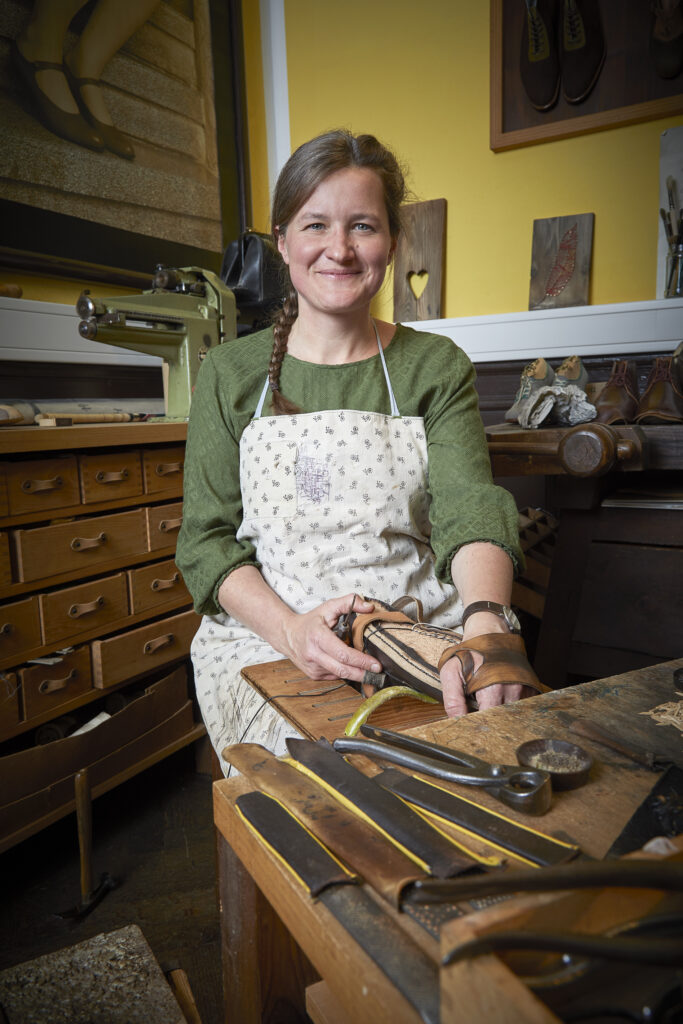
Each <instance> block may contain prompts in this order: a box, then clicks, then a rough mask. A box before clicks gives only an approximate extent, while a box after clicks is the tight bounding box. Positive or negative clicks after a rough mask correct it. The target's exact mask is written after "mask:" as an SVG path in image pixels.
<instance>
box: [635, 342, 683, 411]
mask: <svg viewBox="0 0 683 1024" xmlns="http://www.w3.org/2000/svg"><path fill="white" fill-rule="evenodd" d="M672 363H673V359H672V357H671V356H657V358H656V359H655V361H654V363H653V366H652V370H651V371H650V376H649V377H648V379H647V384H646V385H645V391H644V392H643V394H642V395H641V397H640V402H639V403H638V412H637V413H636V418H635V421H634V422H635V423H654V424H656V423H683V391H681V389H680V388H679V386H678V385H677V383H676V382H674V379H673V375H672Z"/></svg>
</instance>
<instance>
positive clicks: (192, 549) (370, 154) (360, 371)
mask: <svg viewBox="0 0 683 1024" xmlns="http://www.w3.org/2000/svg"><path fill="white" fill-rule="evenodd" d="M404 194H405V186H404V179H403V174H402V173H401V170H400V167H399V164H398V162H397V160H396V158H395V157H394V155H393V154H392V153H390V152H389V151H388V150H387V149H386V148H385V147H384V146H383V145H382V144H381V143H380V142H378V140H377V139H376V138H374V137H373V136H371V135H360V136H353V135H351V134H349V133H348V132H345V131H337V132H330V133H328V134H326V135H323V136H320V137H319V138H317V139H313V140H312V141H311V142H309V143H306V144H304V145H303V146H301V147H300V148H299V149H298V150H297V151H296V152H295V153H294V154H293V156H292V157H291V158H290V160H289V161H288V163H287V164H286V165H285V168H284V169H283V171H282V174H281V176H280V179H279V182H278V185H277V187H276V190H275V196H274V201H273V215H272V225H273V234H274V237H275V238H276V239H277V243H278V247H279V249H280V252H281V254H282V256H283V259H284V263H285V266H286V268H287V271H288V275H289V282H290V289H289V293H288V295H287V298H286V300H285V303H284V305H283V308H282V309H281V310H280V312H279V313H278V315H277V317H276V319H275V323H274V326H273V327H272V328H270V329H268V330H266V331H261V332H260V333H258V334H252V335H249V336H247V337H246V338H244V339H238V340H236V341H233V342H231V343H230V344H229V345H223V346H220V347H219V348H217V349H215V350H212V351H211V352H210V353H209V355H208V357H207V358H206V359H205V360H204V363H203V364H202V369H201V371H200V374H199V379H198V383H197V388H196V391H195V394H194V397H193V400H192V410H191V415H190V424H189V431H188V445H187V455H186V462H185V491H184V516H183V526H182V529H181V533H180V537H179V541H178V548H177V555H176V558H177V562H178V565H179V567H180V569H181V571H182V573H183V577H184V579H185V581H186V583H187V585H188V587H189V589H190V591H191V593H192V594H193V597H194V601H195V607H196V609H197V611H199V612H201V613H203V615H204V618H203V620H202V625H201V626H200V629H199V632H198V633H197V636H196V637H195V640H194V643H193V647H192V658H193V663H194V668H195V677H196V681H197V695H198V699H199V703H200V707H201V708H202V713H203V715H204V720H205V722H206V725H207V728H208V731H209V734H210V736H211V738H212V741H213V743H214V746H215V748H216V751H217V753H218V754H219V756H220V755H221V753H222V751H223V749H224V748H225V746H227V745H229V744H232V743H236V742H243V741H245V740H247V739H250V740H255V741H257V742H261V743H263V744H264V745H265V746H267V747H269V748H270V749H271V750H273V751H274V752H275V753H278V754H279V753H283V752H284V750H285V746H284V740H285V739H286V737H287V736H291V735H296V733H295V732H294V730H293V728H292V727H291V726H289V725H288V723H287V722H286V721H285V719H283V718H281V717H280V715H279V714H278V713H277V712H275V711H274V710H273V708H272V707H271V706H270V705H268V706H265V705H264V704H263V702H262V700H261V698H260V697H259V695H258V694H257V693H256V692H255V691H254V690H252V689H251V687H250V686H249V684H248V683H247V682H246V681H245V680H244V679H243V678H242V676H241V669H242V668H244V667H245V666H247V665H249V664H254V663H259V662H265V661H273V660H276V659H277V658H278V657H287V658H289V659H291V661H293V662H294V664H295V665H296V666H297V667H298V668H299V669H300V670H301V671H302V672H303V673H305V674H306V676H308V677H310V678H312V679H336V678H338V677H342V678H345V679H348V680H350V681H352V682H354V683H355V684H357V685H360V684H361V683H362V681H363V679H364V677H365V676H366V674H367V673H368V672H370V673H377V672H380V671H381V666H380V664H379V663H378V662H377V661H376V660H375V658H374V657H372V656H370V655H369V654H366V653H364V652H362V651H358V650H354V649H353V648H352V647H348V646H346V644H344V643H343V642H342V641H341V640H340V639H339V637H338V636H337V635H336V633H335V627H336V626H337V624H338V622H339V620H340V618H341V617H342V616H345V615H347V614H348V613H349V612H350V611H351V610H353V611H355V612H360V613H370V612H372V611H373V608H374V605H373V602H372V601H370V600H366V599H365V598H366V597H368V596H369V597H371V598H372V599H378V600H379V601H382V602H385V603H386V604H392V603H393V602H395V601H397V600H398V599H399V598H401V597H402V596H403V595H405V594H410V595H411V596H412V597H414V598H417V599H418V601H419V602H420V605H421V607H422V609H423V614H424V618H425V620H426V621H427V622H429V623H432V624H434V625H438V626H445V627H449V626H456V625H458V624H459V623H463V629H462V635H463V642H462V643H461V644H460V645H457V644H455V645H454V647H453V655H454V656H453V657H451V658H450V660H448V661H446V662H445V664H444V666H443V667H442V668H441V672H440V679H441V685H442V688H443V696H444V705H445V709H446V711H447V713H448V714H452V715H459V714H464V713H466V710H467V705H466V696H467V695H469V693H470V692H474V690H476V691H478V692H477V698H478V701H479V706H480V707H487V706H491V705H492V704H502V703H506V702H508V701H512V700H517V699H518V698H519V697H520V696H524V695H525V694H526V692H527V691H526V688H525V687H524V686H523V685H522V680H525V681H529V680H531V681H532V682H533V681H534V676H533V673H532V671H531V669H530V667H529V666H528V663H527V662H526V657H525V654H524V645H523V641H522V638H521V637H520V636H517V635H508V630H509V628H510V627H509V625H508V623H509V622H513V623H514V619H513V618H511V617H510V615H509V612H508V610H507V609H506V606H507V604H508V603H509V600H510V589H511V584H512V576H513V571H514V567H515V566H516V565H519V564H520V562H521V558H522V556H521V552H520V550H519V538H518V530H517V511H516V509H515V506H514V503H513V501H512V498H511V496H510V495H509V494H508V493H507V492H506V491H503V490H502V489H501V488H499V487H496V486H494V484H493V482H492V478H491V470H490V465H489V459H488V451H487V447H486V441H485V437H484V431H483V426H482V422H481V418H480V416H479V410H478V406H477V398H476V392H475V389H474V370H473V368H472V365H471V363H470V362H469V360H468V358H467V356H466V355H465V354H464V353H463V352H462V351H461V350H460V349H458V348H457V347H456V346H455V345H454V344H453V343H452V342H451V341H450V340H449V339H447V338H443V337H439V336H438V335H429V334H425V333H422V332H417V331H413V330H411V329H409V328H406V327H403V326H402V325H401V324H391V323H386V322H382V321H375V320H373V319H372V317H371V316H370V302H371V300H372V298H373V297H374V295H376V293H377V291H378V290H379V288H380V287H381V285H382V282H383V280H384V275H385V273H386V268H387V264H388V263H389V262H390V261H391V258H392V256H393V253H394V250H395V247H396V241H397V238H398V234H399V231H400V223H401V220H400V213H401V203H402V201H403V198H404ZM483 634H486V635H485V636H482V635H483ZM500 634H505V635H504V636H501V635H500ZM477 638H479V640H478V639H477ZM461 663H462V665H463V666H464V668H461ZM492 664H494V668H493V669H492V668H491V665H492ZM467 688H469V689H467Z"/></svg>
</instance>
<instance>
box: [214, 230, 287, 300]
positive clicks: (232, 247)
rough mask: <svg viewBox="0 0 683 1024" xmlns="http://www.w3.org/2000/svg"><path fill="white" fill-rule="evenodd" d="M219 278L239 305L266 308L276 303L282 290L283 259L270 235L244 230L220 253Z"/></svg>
mask: <svg viewBox="0 0 683 1024" xmlns="http://www.w3.org/2000/svg"><path fill="white" fill-rule="evenodd" d="M221 280H222V281H223V282H224V283H225V284H226V285H227V286H228V288H230V290H231V291H232V292H234V294H235V302H236V303H237V305H238V307H240V308H244V307H246V308H249V309H253V308H256V309H258V310H259V311H266V310H269V309H272V308H273V307H274V306H276V305H278V304H279V303H280V302H281V301H282V299H283V297H284V292H285V285H284V274H283V262H282V257H281V256H280V253H279V252H278V250H277V247H276V245H275V243H274V242H273V240H272V238H271V237H270V235H263V234H260V233H259V232H258V231H245V232H244V233H243V234H241V235H240V237H239V238H238V239H236V241H234V242H231V243H230V244H229V245H228V247H227V249H226V250H225V253H224V255H223V264H222V266H221Z"/></svg>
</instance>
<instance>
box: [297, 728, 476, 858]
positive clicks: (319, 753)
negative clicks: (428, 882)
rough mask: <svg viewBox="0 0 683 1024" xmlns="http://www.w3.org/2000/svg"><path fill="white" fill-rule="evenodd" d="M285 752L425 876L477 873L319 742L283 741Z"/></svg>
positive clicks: (450, 844)
mask: <svg viewBox="0 0 683 1024" xmlns="http://www.w3.org/2000/svg"><path fill="white" fill-rule="evenodd" d="M287 749H288V750H289V753H290V755H291V756H292V757H293V758H294V760H295V761H297V762H299V764H301V765H303V766H304V770H306V771H308V772H312V773H313V775H314V776H315V778H316V779H318V780H320V781H321V782H322V784H323V785H325V786H326V787H328V788H329V789H331V790H333V791H334V793H335V795H336V797H337V799H339V800H343V801H344V803H345V805H348V806H349V807H354V808H356V811H357V813H358V814H361V815H363V816H364V818H365V819H366V820H367V821H368V822H369V823H370V824H372V825H373V826H374V827H375V828H377V829H381V832H382V834H383V835H384V836H386V837H388V838H389V839H390V840H391V842H393V843H394V844H395V845H397V846H399V848H400V849H401V850H403V851H404V853H406V854H407V855H408V856H409V857H411V858H412V859H413V860H415V861H416V862H417V863H419V864H421V865H422V866H423V868H424V869H425V870H426V871H427V872H428V873H429V874H432V875H436V876H437V877H438V878H449V877H452V876H454V875H460V874H463V873H464V872H468V871H471V870H479V869H478V868H476V867H475V865H474V862H473V861H472V860H471V859H470V858H468V857H464V856H463V855H462V853H461V852H460V851H459V850H458V845H457V842H455V841H452V840H451V838H450V836H447V835H446V834H445V833H444V832H442V831H440V830H439V829H438V828H436V827H435V826H433V825H430V824H429V823H428V822H427V821H425V819H424V818H423V817H422V816H421V815H420V814H418V813H417V812H416V811H414V810H413V809H412V808H411V807H408V805H407V804H406V803H405V802H404V801H403V800H401V799H399V797H397V796H394V794H393V793H388V792H387V791H386V790H383V789H381V787H380V786H378V785H377V783H376V782H375V781H374V780H373V779H371V778H369V777H368V776H367V775H363V773H362V772H359V771H358V769H356V768H354V767H353V765H350V764H348V762H347V761H345V760H344V758H343V757H341V756H340V755H339V754H337V753H336V752H335V750H333V748H332V747H331V746H330V744H329V743H327V742H326V741H325V740H321V741H320V742H318V743H313V742H312V741H311V740H296V739H288V740H287ZM351 863H354V862H353V861H351ZM358 870H360V868H358Z"/></svg>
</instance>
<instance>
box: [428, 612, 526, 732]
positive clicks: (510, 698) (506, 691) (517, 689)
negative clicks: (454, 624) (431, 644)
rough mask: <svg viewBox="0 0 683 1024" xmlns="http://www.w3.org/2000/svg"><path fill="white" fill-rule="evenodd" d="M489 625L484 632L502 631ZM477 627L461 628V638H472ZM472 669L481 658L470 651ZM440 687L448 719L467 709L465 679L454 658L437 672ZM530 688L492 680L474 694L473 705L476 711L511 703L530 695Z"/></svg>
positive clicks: (477, 664) (457, 716) (479, 634)
mask: <svg viewBox="0 0 683 1024" xmlns="http://www.w3.org/2000/svg"><path fill="white" fill-rule="evenodd" d="M492 625H493V628H490V629H488V630H487V631H486V632H491V633H493V632H502V633H504V632H505V629H504V628H503V629H501V628H500V626H499V625H498V622H496V623H493V624H492ZM482 635H483V632H482V631H481V630H476V629H473V630H471V631H470V632H468V631H467V630H465V633H464V635H463V640H464V641H465V640H473V639H474V638H475V636H482ZM473 659H474V669H475V672H476V670H477V669H478V668H479V666H480V665H481V664H482V661H483V658H482V656H481V655H480V654H476V653H474V654H473ZM440 677H441V688H442V690H443V703H444V707H445V709H446V714H447V715H448V716H449V718H460V717H461V716H462V715H466V714H467V712H468V711H469V708H468V707H467V699H466V697H465V678H464V675H463V671H462V666H461V664H460V661H459V660H458V658H449V660H448V661H447V662H446V664H445V665H444V666H443V668H442V669H441V672H440ZM532 695H533V691H532V690H530V689H529V687H527V686H522V685H521V683H520V684H517V683H495V684H494V685H493V686H486V687H484V689H482V690H479V691H478V693H477V704H478V706H479V711H484V710H485V709H486V708H495V707H498V706H500V705H501V704H514V703H515V702H516V701H518V700H521V699H522V698H523V697H531V696H532Z"/></svg>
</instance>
